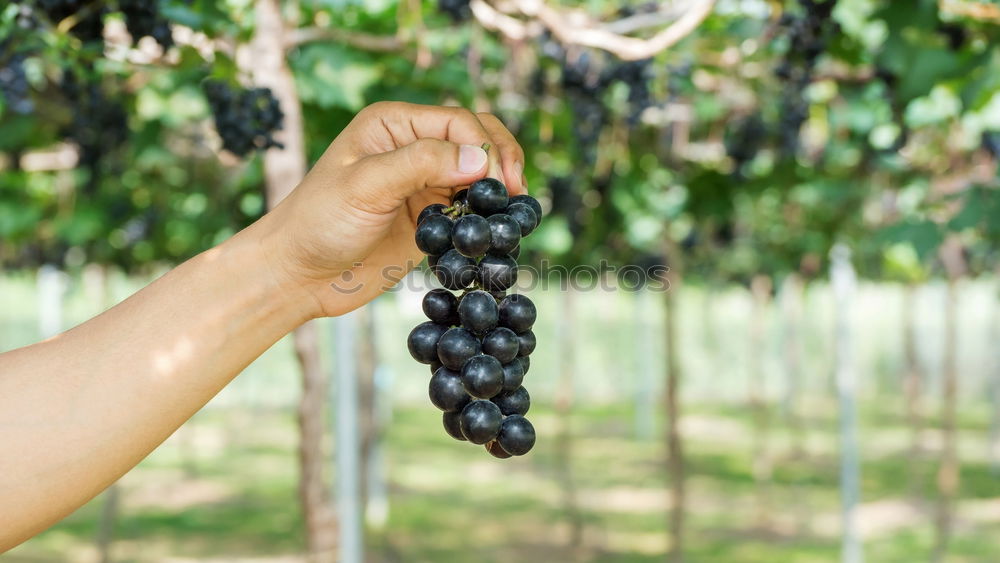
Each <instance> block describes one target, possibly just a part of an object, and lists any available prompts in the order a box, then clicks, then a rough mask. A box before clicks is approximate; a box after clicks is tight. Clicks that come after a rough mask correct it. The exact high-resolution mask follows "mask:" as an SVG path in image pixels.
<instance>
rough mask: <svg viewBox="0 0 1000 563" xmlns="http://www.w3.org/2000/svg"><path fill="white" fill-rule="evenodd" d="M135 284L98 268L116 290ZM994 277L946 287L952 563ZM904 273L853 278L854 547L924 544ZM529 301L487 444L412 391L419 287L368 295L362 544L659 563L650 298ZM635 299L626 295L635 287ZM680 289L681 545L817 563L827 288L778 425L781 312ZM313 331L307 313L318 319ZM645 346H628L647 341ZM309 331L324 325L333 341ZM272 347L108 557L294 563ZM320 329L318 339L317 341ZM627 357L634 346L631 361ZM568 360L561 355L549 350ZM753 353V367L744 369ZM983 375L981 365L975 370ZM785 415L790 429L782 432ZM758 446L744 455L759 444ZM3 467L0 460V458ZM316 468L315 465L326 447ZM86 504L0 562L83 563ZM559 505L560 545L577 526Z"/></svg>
mask: <svg viewBox="0 0 1000 563" xmlns="http://www.w3.org/2000/svg"><path fill="white" fill-rule="evenodd" d="M145 281H146V280H135V279H125V278H121V277H117V278H114V279H113V280H112V283H111V285H110V287H111V294H112V295H111V301H118V300H120V299H122V298H124V297H125V296H127V295H129V294H130V293H132V292H133V291H135V290H136V289H137V288H138V287H141V285H142V284H143V283H144V282H145ZM995 287H996V285H995V280H992V281H986V282H976V283H970V284H967V285H964V286H963V289H962V299H961V304H960V315H959V319H960V320H959V332H960V334H959V339H958V342H959V350H958V357H959V360H960V362H959V364H960V365H959V371H960V390H961V393H960V403H959V418H960V420H959V423H960V424H959V426H960V430H959V436H960V443H959V456H960V459H961V461H962V472H961V489H960V499H959V502H958V504H957V518H956V522H955V532H954V536H953V540H952V542H951V546H950V551H949V554H948V557H947V559H946V560H947V561H949V562H973V561H975V562H980V561H982V562H986V561H1000V541H997V538H998V537H1000V474H994V473H992V472H991V471H990V468H989V458H988V455H987V454H988V445H987V443H988V442H987V437H988V433H989V420H990V411H989V409H990V407H989V404H990V403H989V401H987V400H986V398H987V397H988V392H989V390H990V389H991V387H990V385H991V381H993V380H995V378H996V377H997V375H996V371H995V367H994V364H993V363H992V362H993V361H994V358H995V356H996V336H997V333H996V332H992V331H993V330H997V329H1000V324H994V323H995V320H996V319H995V317H994V315H995V314H996V312H995V308H996V299H995ZM95 295H99V292H95V291H93V288H91V291H89V292H88V291H87V288H86V287H85V284H83V283H81V282H80V280H71V283H70V286H69V291H68V293H67V296H66V300H65V303H64V305H65V307H64V310H65V315H66V324H67V325H73V324H76V323H77V322H80V321H82V320H84V319H86V318H88V317H89V316H91V315H93V314H95V313H96V312H97V311H98V310H100V308H101V307H100V304H101V302H102V299H101V298H99V297H95ZM900 295H901V294H900V289H899V288H898V287H895V286H891V285H886V284H867V285H864V286H862V288H861V291H860V292H859V296H858V303H857V304H856V307H855V309H856V314H855V323H854V327H855V330H856V342H857V350H856V352H857V369H858V375H859V379H860V388H859V397H860V401H861V403H860V425H861V427H860V431H859V436H860V441H861V456H862V462H863V473H862V483H861V486H862V501H863V505H862V506H861V507H860V512H859V518H860V521H861V528H862V532H863V534H864V536H865V552H866V555H867V557H868V560H869V561H878V562H897V561H898V562H911V561H926V560H928V559H929V554H930V552H931V550H932V548H933V545H934V533H933V525H932V523H933V521H934V520H933V517H934V500H935V497H936V492H935V491H936V484H935V478H936V475H935V474H936V470H937V464H936V460H937V459H938V453H937V452H938V451H939V450H940V446H941V443H940V442H941V440H940V435H939V434H938V432H937V431H936V430H935V428H937V427H938V421H937V420H935V419H934V418H933V417H934V416H935V413H937V412H938V409H939V406H940V404H939V399H938V397H937V395H936V390H937V389H939V388H940V387H939V386H940V374H941V358H942V349H941V342H942V340H943V339H942V325H941V314H942V312H943V308H942V307H943V304H944V301H943V298H942V295H943V292H942V288H941V287H940V286H939V285H929V286H927V287H925V288H923V289H922V290H921V291H920V293H919V296H918V297H919V299H918V302H917V305H916V309H917V315H916V318H917V327H916V330H917V333H918V334H917V337H918V344H919V346H918V349H919V350H918V351H919V356H920V357H919V360H920V362H921V365H922V367H923V369H924V373H925V375H924V382H925V397H924V406H925V410H926V412H927V413H928V415H929V416H930V417H931V418H930V419H929V420H928V421H927V423H926V428H927V430H926V431H924V432H923V433H922V435H921V437H920V440H919V443H918V445H919V451H918V453H917V454H915V455H914V454H912V453H911V451H910V444H911V441H912V440H911V435H912V434H911V432H910V431H909V430H908V429H907V427H906V424H905V417H904V416H903V412H904V411H903V406H902V405H901V404H900V400H899V397H900V394H901V393H900V390H899V389H900V382H899V374H900V373H901V371H902V369H901V365H900V362H901V352H900V350H901V346H900V344H901V343H900V335H901V334H902V330H901V326H900V325H899V321H900V319H901V318H902V314H901V311H902V309H901V307H902V301H901V300H900ZM532 298H533V299H534V300H535V301H536V303H538V306H539V310H540V312H541V315H540V319H539V322H538V324H537V326H536V329H535V330H536V333H537V334H538V338H539V348H538V350H537V351H536V353H535V354H534V355H533V357H532V359H533V361H532V370H531V374H529V376H528V382H527V383H526V385H528V386H529V389H530V391H531V393H532V397H533V402H534V405H533V407H532V412H531V413H530V418H531V419H532V421H533V422H534V423H535V426H536V428H537V430H538V432H539V442H538V445H537V446H536V448H535V450H534V451H533V452H532V453H531V454H530V455H529V456H527V457H526V458H522V459H513V460H506V461H500V460H494V459H493V458H491V457H488V456H487V455H486V454H485V452H482V451H477V449H476V448H474V447H471V446H469V445H468V444H460V443H458V442H455V441H453V440H451V439H450V438H447V437H446V436H445V434H444V432H443V430H442V429H441V427H440V419H439V416H438V414H437V413H436V411H435V410H434V409H433V408H432V407H430V405H428V404H427V401H426V398H425V397H426V381H427V370H426V368H424V367H423V366H417V365H415V364H414V363H413V362H412V360H410V359H409V358H408V357H407V354H406V350H405V346H404V345H402V343H403V342H404V341H405V338H406V334H407V333H408V331H409V329H410V328H411V327H412V326H414V325H416V324H417V323H418V322H420V321H421V320H422V319H421V318H420V314H419V311H420V305H419V299H420V292H419V291H404V292H400V293H397V294H394V295H389V296H386V297H385V298H383V299H379V300H378V302H377V303H376V305H377V307H376V309H375V313H374V316H375V318H376V333H377V335H378V336H377V349H378V354H379V358H380V360H379V361H380V371H379V381H380V387H382V388H383V392H384V396H385V397H387V398H389V399H390V400H391V401H392V403H393V404H394V411H393V416H392V420H391V422H390V423H389V424H388V426H387V435H386V439H385V448H384V451H385V470H386V474H387V486H388V490H389V494H388V497H389V503H390V506H389V513H388V518H387V520H386V521H385V522H383V523H381V524H377V525H370V526H369V527H368V531H367V534H368V537H367V540H368V554H369V559H370V560H371V561H379V562H383V561H384V562H390V563H391V562H396V561H406V562H410V561H418V562H420V561H428V562H430V561H433V562H450V561H455V562H467V561H480V562H492V561H497V562H499V561H528V562H536V561H539V562H543V561H544V562H562V561H572V562H575V561H608V562H633V561H635V562H640V561H662V560H663V553H664V552H665V551H666V549H667V548H668V545H667V536H666V533H665V530H666V514H667V511H668V509H669V499H668V496H667V489H666V485H667V482H666V475H665V464H664V450H665V448H664V444H663V440H662V438H661V437H660V435H659V433H656V434H654V436H653V437H652V438H649V439H645V440H642V439H637V438H636V437H635V435H636V431H635V429H636V428H637V423H638V426H639V427H644V426H643V424H642V423H641V421H642V420H643V418H642V417H641V416H638V417H637V413H636V412H635V411H634V410H633V405H636V406H638V405H642V404H645V405H648V406H649V407H650V410H649V411H641V412H648V413H652V414H653V416H654V419H653V420H652V421H651V424H652V428H657V429H659V428H661V426H662V420H658V419H656V418H655V417H659V416H661V415H662V413H661V412H660V410H661V409H660V407H659V403H658V402H643V401H635V399H636V398H637V397H652V398H653V401H658V398H659V397H660V396H661V394H662V385H663V376H662V371H663V365H664V363H665V358H664V357H663V354H662V346H661V343H662V310H661V300H659V299H658V298H657V296H655V295H646V296H644V297H642V298H640V299H638V300H637V299H636V296H635V295H634V294H623V293H601V292H590V293H586V294H582V293H581V294H579V295H578V300H577V303H576V306H577V311H576V318H577V320H578V321H577V323H575V324H574V325H572V326H569V325H568V324H567V323H561V322H557V321H559V319H561V318H563V312H564V310H563V309H562V307H565V303H564V302H563V300H562V298H561V296H560V294H559V293H558V292H554V291H553V292H536V293H532ZM643 299H644V300H643ZM36 301H37V294H36V293H35V288H34V282H33V280H32V279H31V277H30V276H16V277H15V276H6V277H5V276H0V311H3V314H2V315H0V350H6V349H10V348H13V347H16V346H19V345H23V344H27V343H30V342H32V341H34V340H35V339H37V328H36V327H37V318H36V306H35V303H36ZM678 303H679V304H680V324H679V326H680V327H681V329H682V330H681V331H680V332H679V339H680V348H681V350H682V352H683V357H682V358H681V364H682V366H683V370H684V373H685V377H684V383H683V392H684V394H683V404H684V405H685V413H686V414H685V417H684V420H683V425H682V431H683V434H684V436H685V448H686V453H687V461H686V471H687V475H688V479H687V487H688V503H687V510H686V515H687V527H686V534H685V542H686V543H685V546H684V551H685V553H686V555H687V559H686V560H687V561H713V562H715V561H727V562H728V561H737V562H744V561H747V562H750V561H761V562H772V561H793V562H800V561H801V562H811V561H836V560H838V559H839V542H840V540H839V537H840V513H839V503H838V498H839V488H838V487H839V481H838V463H839V460H838V457H837V447H838V443H837V416H836V415H837V413H836V410H835V404H834V403H833V402H832V397H833V395H832V393H831V389H832V385H831V373H832V340H831V337H830V333H831V326H832V303H831V301H830V298H829V292H828V289H827V288H825V286H822V285H818V286H816V287H815V288H814V289H811V290H810V292H809V293H808V294H807V295H806V299H805V304H804V308H805V313H804V326H803V327H802V331H801V334H800V336H801V341H802V348H803V350H802V352H803V354H802V357H803V365H802V373H801V377H802V379H801V381H800V389H801V397H802V403H801V408H800V411H801V412H802V413H807V416H805V417H803V418H802V420H801V421H800V423H799V424H797V425H795V424H789V422H790V421H789V420H788V419H786V418H784V417H783V416H782V415H781V414H780V409H779V407H778V406H776V403H777V402H779V401H780V399H781V398H782V397H783V396H784V394H785V391H786V389H787V387H786V386H785V385H786V383H787V382H788V377H787V375H786V374H785V373H784V372H783V369H782V367H783V364H782V353H783V348H782V346H783V342H784V332H783V331H784V328H783V326H782V321H781V316H780V311H779V309H778V308H777V307H775V306H772V307H770V308H768V309H767V310H766V312H765V319H764V320H765V325H764V330H765V334H764V340H763V342H762V343H761V346H760V348H759V349H754V346H752V345H751V344H750V342H751V340H750V338H749V337H748V336H749V334H750V327H751V326H752V323H751V321H752V315H753V314H754V313H753V310H752V308H751V306H750V302H749V298H748V296H747V294H746V291H745V290H742V289H739V288H730V289H726V290H725V291H721V292H712V293H707V292H705V291H704V289H703V288H697V287H693V286H686V287H685V288H684V289H683V290H682V291H681V296H680V298H679V299H678ZM328 328H329V325H328V324H323V325H321V329H322V330H323V331H324V334H325V331H327V329H328ZM567 330H572V331H574V333H573V334H571V335H570V339H571V340H572V341H574V342H576V343H577V346H576V352H575V357H573V358H572V360H568V359H567V358H566V357H564V355H561V354H560V353H559V351H558V350H557V346H556V345H555V343H556V342H557V341H558V336H559V335H560V334H561V333H563V332H564V331H567ZM646 333H648V340H647V341H646V342H648V343H651V344H649V345H648V346H647V347H646V348H643V344H642V343H643V335H644V334H646ZM330 340H331V339H330V338H329V336H328V335H325V336H324V337H323V340H322V342H324V343H328V342H330ZM289 344H290V343H289V341H288V340H287V339H286V340H283V341H282V342H280V343H279V344H278V345H276V346H275V347H274V348H272V349H271V350H270V351H268V352H267V353H266V354H264V356H262V357H261V358H260V359H259V360H258V361H256V362H254V364H253V365H252V366H250V367H249V368H248V369H247V370H246V373H245V374H243V375H241V376H240V377H239V378H238V379H237V380H236V381H235V382H234V383H233V384H232V385H230V386H229V387H228V388H227V389H226V390H224V391H223V392H222V393H221V394H220V395H219V396H218V397H217V398H216V399H214V400H213V401H212V402H211V403H210V404H209V406H208V407H206V408H205V409H204V410H203V411H202V412H200V413H199V414H198V415H197V416H196V417H195V418H194V419H192V421H190V423H188V424H186V425H185V426H184V427H182V428H181V429H180V430H179V431H178V432H177V433H176V434H175V435H174V436H173V437H171V438H170V439H169V440H168V441H167V442H166V443H165V444H164V445H163V446H162V447H161V448H159V449H158V450H156V451H155V452H154V453H153V454H152V455H151V456H150V457H149V458H148V459H146V460H145V461H144V462H143V463H142V464H141V465H140V466H139V467H137V468H136V469H135V470H133V471H132V472H130V473H129V474H128V475H126V476H125V477H124V478H123V479H122V480H121V482H120V484H119V490H120V493H121V494H120V498H121V510H120V517H119V519H118V522H117V525H116V527H115V534H114V535H115V542H114V556H115V559H116V560H118V561H136V562H149V561H177V562H180V561H234V560H257V561H264V560H266V561H302V560H303V559H302V550H303V545H304V542H303V532H302V520H301V516H300V514H299V506H298V502H297V496H296V483H297V473H296V472H297V468H296V455H295V445H296V440H297V434H296V429H295V424H294V417H293V414H292V412H293V405H294V404H295V401H296V399H297V395H298V381H297V379H296V369H295V367H294V364H293V363H292V362H291V354H290V351H291V350H290V346H289ZM326 348H327V347H326V346H324V353H325V352H327V351H328V350H326ZM644 354H645V356H644ZM567 361H572V362H573V363H572V364H570V365H569V366H567V364H566V362H567ZM755 362H757V363H756V364H755ZM755 365H756V366H758V367H757V368H756V369H758V370H759V372H760V373H762V374H763V377H762V384H763V389H761V390H760V391H761V392H762V396H763V397H766V398H767V399H768V400H769V401H772V403H774V404H775V406H772V407H771V408H770V411H769V413H768V416H767V417H766V421H767V430H761V429H759V428H758V427H757V426H755V422H754V421H755V420H756V419H755V417H754V415H753V412H752V411H751V409H749V408H748V407H746V403H745V401H746V398H747V397H748V394H749V391H750V388H749V382H750V381H751V380H752V378H753V377H752V373H753V371H754V369H755V368H754V367H753V366H755ZM567 367H568V368H569V369H571V370H572V371H573V373H574V379H575V385H574V393H575V395H576V396H577V398H578V399H579V403H578V405H577V408H576V410H575V411H574V413H573V415H572V416H571V418H570V420H569V428H570V429H571V434H570V435H571V437H572V439H571V441H570V444H569V446H570V447H569V449H570V451H571V458H570V463H569V467H570V470H571V473H570V475H571V477H572V480H573V483H574V484H575V488H574V490H573V497H574V498H575V501H576V502H575V506H576V508H575V510H571V509H570V507H569V505H568V503H567V498H568V491H567V487H566V486H565V482H566V473H565V471H564V470H563V467H564V464H563V463H562V459H561V458H560V455H559V451H560V450H559V447H558V446H560V445H562V443H561V442H560V440H559V439H558V432H559V428H560V427H561V426H562V424H561V421H560V420H559V419H557V417H556V416H555V415H554V414H553V412H552V411H551V405H552V403H553V392H554V390H555V388H556V385H557V384H558V383H557V382H558V380H559V378H558V374H559V373H561V371H562V370H563V369H566V368H567ZM991 378H993V379H992V380H991ZM793 428H799V430H796V431H793V430H792V429H793ZM757 443H763V444H764V447H763V449H762V450H759V451H758V450H757V449H756V447H755V445H754V444H757ZM0 465H2V463H0ZM331 465H332V463H331ZM104 503H105V498H104V497H101V498H98V499H96V500H95V501H94V502H92V503H90V504H89V505H87V506H85V507H84V508H82V509H80V510H79V511H78V512H77V513H75V514H74V515H72V516H71V517H69V518H67V519H66V520H65V521H64V522H62V523H61V524H59V525H57V526H56V527H54V528H52V529H51V530H49V531H47V532H45V533H44V534H42V535H40V536H39V537H37V538H35V539H33V540H31V541H29V542H27V543H26V544H24V545H23V546H21V547H19V548H17V549H15V550H13V551H11V552H10V553H7V554H5V555H3V556H0V561H3V562H8V561H10V562H14V563H19V562H25V563H26V562H47V561H53V562H55V561H69V562H71V563H72V562H81V563H82V562H90V561H95V560H96V559H95V557H96V551H95V547H94V544H95V541H94V539H95V537H96V535H97V529H98V522H99V519H100V515H101V512H102V507H103V506H104ZM574 515H575V517H574ZM574 522H576V523H578V524H579V534H578V537H579V541H578V542H575V544H574V543H573V542H572V538H573V537H574V535H576V534H574Z"/></svg>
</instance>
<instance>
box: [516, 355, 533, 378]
mask: <svg viewBox="0 0 1000 563" xmlns="http://www.w3.org/2000/svg"><path fill="white" fill-rule="evenodd" d="M517 359H518V360H519V361H520V362H521V368H522V369H524V375H528V369H529V368H531V357H530V356H520V357H518V358H517Z"/></svg>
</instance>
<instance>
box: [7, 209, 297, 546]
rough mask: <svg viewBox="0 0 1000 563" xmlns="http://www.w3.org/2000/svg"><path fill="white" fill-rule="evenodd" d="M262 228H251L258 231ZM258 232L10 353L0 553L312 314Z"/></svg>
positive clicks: (67, 508) (134, 457)
mask: <svg viewBox="0 0 1000 563" xmlns="http://www.w3.org/2000/svg"><path fill="white" fill-rule="evenodd" d="M251 229H252V228H251ZM267 251H268V250H267V248H266V247H264V246H263V244H262V242H261V241H260V240H259V239H258V238H257V237H256V236H255V233H254V232H253V231H252V230H248V231H244V232H243V233H240V234H239V235H237V236H236V237H234V238H233V239H231V240H230V241H228V242H226V243H225V244H223V245H221V246H219V247H217V248H214V249H212V250H209V251H207V252H205V253H203V254H201V255H199V256H197V257H195V258H193V259H191V260H190V261H188V262H186V263H184V264H183V265H181V266H179V267H177V268H176V269H174V270H173V271H171V272H170V273H168V274H167V275H165V276H163V277H162V278H160V279H159V280H157V281H156V282H154V283H153V284H151V285H150V286H149V287H147V288H145V289H143V290H142V291H140V292H139V293H137V294H135V295H133V296H132V297H131V298H129V299H128V300H126V301H124V302H123V303H121V304H120V305H118V306H116V307H114V308H112V309H110V310H109V311H107V312H105V313H104V314H102V315H100V316H98V317H96V318H94V319H92V320H90V321H88V322H87V323H84V324H83V325H80V326H79V327H76V328H74V329H72V330H70V331H68V332H66V333H64V334H61V335H59V336H56V337H54V338H52V339H50V340H47V341H45V342H42V343H39V344H35V345H33V346H28V347H26V348H21V349H19V350H14V351H12V352H8V353H6V354H2V355H0V552H2V551H4V550H6V549H9V548H10V547H12V546H14V545H16V544H17V543H19V542H21V541H23V540H24V539H26V538H28V537H30V536H31V535H32V534H35V533H37V532H38V531H40V530H42V529H44V528H45V527H47V526H49V525H51V524H52V523H54V522H55V521H57V520H59V519H60V518H62V517H63V516H65V515H66V514H68V513H69V512H71V511H73V510H74V509H76V508H77V507H79V506H80V505H82V504H84V503H85V502H86V501H87V500H89V499H90V498H92V497H93V496H95V495H96V494H98V493H99V492H100V491H101V490H103V489H104V488H105V487H107V486H108V485H109V484H110V483H112V482H114V481H115V480H116V479H117V478H118V477H120V476H121V475H122V474H124V473H125V472H126V471H128V470H129V469H130V468H131V467H133V466H134V465H135V464H136V463H138V462H139V461H140V460H141V459H142V458H144V457H145V456H146V455H147V454H148V453H149V452H150V451H152V450H153V449H154V448H155V447H156V446H157V445H159V444H160V443H161V442H162V441H163V440H165V439H166V438H167V437H168V436H170V434H171V433H172V432H174V430H176V429H177V427H178V426H180V425H181V424H182V423H183V422H184V421H185V420H187V419H188V418H189V417H190V416H191V415H193V414H194V413H195V412H196V411H197V410H198V409H199V408H201V407H202V406H203V405H204V404H205V403H206V402H207V401H208V400H209V399H211V398H212V397H213V396H214V395H215V394H216V393H218V391H219V390H220V389H222V387H224V386H225V385H226V384H227V383H228V382H229V381H230V380H231V379H232V378H233V377H235V376H236V374H238V373H239V372H240V371H241V370H243V368H245V367H246V366H247V365H248V364H249V363H250V362H251V361H253V360H254V359H255V358H256V357H257V356H259V355H260V354H261V353H262V352H263V351H264V350H266V349H267V348H268V347H269V346H271V345H272V344H273V343H274V342H276V341H277V340H278V339H279V338H281V337H282V336H283V335H284V334H286V333H288V332H289V331H291V330H292V329H294V328H295V327H296V326H298V325H299V324H301V323H302V322H304V321H305V320H307V319H308V318H309V317H310V316H311V314H312V312H311V310H310V304H309V303H308V302H303V301H302V300H301V299H300V298H299V297H298V295H299V294H298V293H297V292H296V291H295V288H288V287H280V286H278V285H277V282H276V281H274V280H275V279H276V278H275V276H272V275H271V273H270V272H269V271H268V266H267V264H266V260H265V259H264V257H263V255H262V253H265V252H267Z"/></svg>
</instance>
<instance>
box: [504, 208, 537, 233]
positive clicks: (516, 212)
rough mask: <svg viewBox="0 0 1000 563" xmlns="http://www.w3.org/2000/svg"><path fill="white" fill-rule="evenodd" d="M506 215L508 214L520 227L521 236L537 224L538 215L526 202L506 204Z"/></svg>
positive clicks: (532, 229)
mask: <svg viewBox="0 0 1000 563" xmlns="http://www.w3.org/2000/svg"><path fill="white" fill-rule="evenodd" d="M506 214H507V215H510V217H511V218H512V219H514V221H515V222H517V224H518V226H519V227H520V228H521V236H522V237H526V236H528V235H530V234H531V232H532V231H534V230H535V227H537V226H538V216H537V215H535V210H534V209H532V208H531V206H530V205H528V204H526V203H512V204H510V205H508V206H507V211H506Z"/></svg>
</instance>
